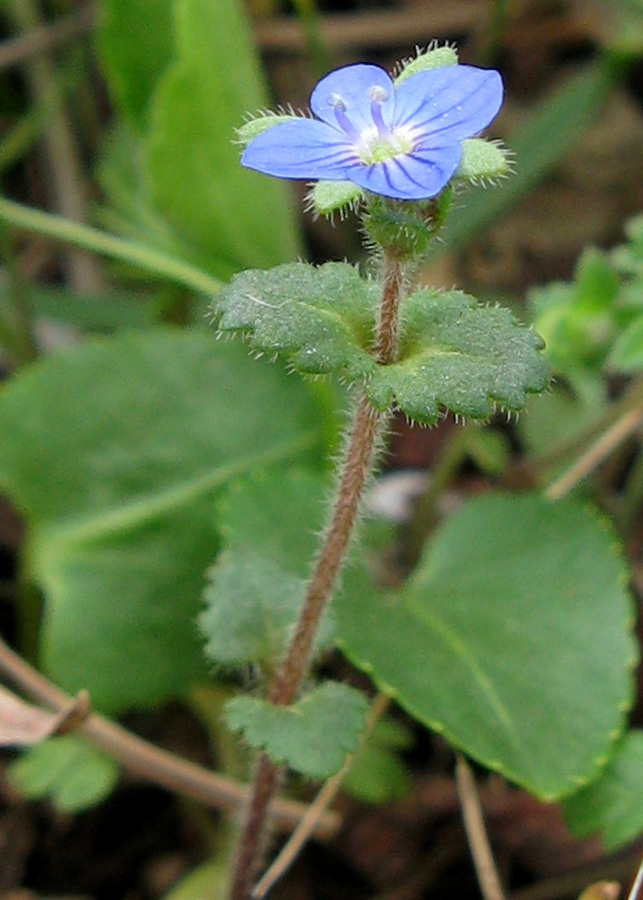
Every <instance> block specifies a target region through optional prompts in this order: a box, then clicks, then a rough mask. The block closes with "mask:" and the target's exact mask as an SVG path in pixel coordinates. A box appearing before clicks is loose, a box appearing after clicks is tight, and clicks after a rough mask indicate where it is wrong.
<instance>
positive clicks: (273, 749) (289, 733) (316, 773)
mask: <svg viewBox="0 0 643 900" xmlns="http://www.w3.org/2000/svg"><path fill="white" fill-rule="evenodd" d="M367 713H368V700H367V699H366V697H365V696H364V695H363V694H361V693H360V692H359V691H356V690H355V689H354V688H351V687H349V686H348V685H346V684H338V683H337V682H333V681H327V682H325V683H324V684H322V685H320V687H317V688H315V689H314V690H313V691H311V692H310V693H309V694H306V696H304V697H302V698H301V699H300V700H298V701H297V703H295V704H293V705H292V706H273V705H272V704H270V703H268V702H267V701H265V700H260V699H259V698H257V697H235V698H234V700H230V701H229V702H228V703H227V704H226V716H227V721H228V725H229V727H230V728H231V729H232V730H233V731H240V732H242V734H243V737H244V740H245V741H247V743H248V744H250V746H251V747H254V748H255V749H263V750H265V752H266V753H267V754H268V756H269V757H270V758H271V759H272V760H273V762H275V763H279V764H280V765H281V764H287V765H288V766H290V768H291V769H294V770H295V771H297V772H301V774H302V775H307V776H308V777H309V778H317V779H323V778H330V776H331V775H334V774H335V772H337V771H338V770H339V769H340V768H341V766H342V765H343V763H344V760H345V759H346V754H347V753H353V752H354V751H355V750H356V749H357V747H358V745H359V739H360V735H361V733H362V731H363V730H364V727H365V725H366V715H367Z"/></svg>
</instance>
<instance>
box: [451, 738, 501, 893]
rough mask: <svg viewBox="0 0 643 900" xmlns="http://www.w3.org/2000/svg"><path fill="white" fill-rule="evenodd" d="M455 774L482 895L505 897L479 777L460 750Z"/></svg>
mask: <svg viewBox="0 0 643 900" xmlns="http://www.w3.org/2000/svg"><path fill="white" fill-rule="evenodd" d="M455 775H456V783H457V786H458V795H459V797H460V804H461V806H462V818H463V819H464V827H465V830H466V832H467V838H468V841H469V847H470V848H471V856H472V857H473V863H474V865H475V870H476V875H477V876H478V883H479V885H480V890H481V892H482V896H483V897H484V898H485V900H505V895H504V892H503V890H502V885H501V884H500V877H499V875H498V872H497V870H496V864H495V862H494V858H493V853H492V851H491V845H490V843H489V836H488V835H487V829H486V828H485V824H484V813H483V811H482V803H481V802H480V795H479V794H478V787H477V785H476V780H475V778H474V775H473V772H472V771H471V767H470V766H469V763H468V762H467V761H466V759H465V758H464V756H462V755H461V754H460V753H458V754H457V756H456V766H455Z"/></svg>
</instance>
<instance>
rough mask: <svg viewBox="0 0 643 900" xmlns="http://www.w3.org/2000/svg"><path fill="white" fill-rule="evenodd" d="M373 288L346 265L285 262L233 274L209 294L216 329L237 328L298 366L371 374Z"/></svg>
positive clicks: (320, 371)
mask: <svg viewBox="0 0 643 900" xmlns="http://www.w3.org/2000/svg"><path fill="white" fill-rule="evenodd" d="M378 303H379V290H378V288H377V285H376V284H375V283H374V282H369V281H364V280H363V279H362V278H360V275H359V272H358V271H357V269H356V268H355V267H354V266H351V265H349V264H348V263H326V264H325V265H323V266H320V267H319V268H315V267H313V266H310V265H308V264H307V263H289V264H287V265H284V266H276V267H275V268H273V269H268V270H266V271H263V270H261V269H252V270H250V271H246V272H241V273H240V274H239V275H235V277H234V278H233V279H232V281H231V282H230V284H228V285H225V286H224V287H223V289H222V290H221V291H219V293H218V294H217V295H216V297H215V298H214V300H213V304H212V307H213V311H214V316H215V322H216V325H217V327H218V328H219V330H220V331H232V332H241V333H242V334H243V335H244V337H247V338H248V341H249V343H250V346H251V347H253V348H255V349H257V350H261V351H266V352H268V353H273V354H274V353H275V352H278V353H285V354H287V356H288V357H289V358H290V359H292V361H293V363H294V365H295V367H296V368H297V369H299V370H300V371H302V372H310V373H313V374H325V373H328V372H332V371H334V370H335V371H337V370H339V369H341V368H345V369H348V370H350V372H351V374H352V373H355V375H356V376H357V373H362V374H370V372H371V371H372V370H373V368H374V366H375V361H374V360H373V359H372V357H371V356H370V354H369V353H368V352H367V349H366V348H367V347H369V346H370V344H371V343H372V341H373V335H374V327H375V326H374V320H375V310H376V309H377V305H378Z"/></svg>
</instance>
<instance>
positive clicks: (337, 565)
mask: <svg viewBox="0 0 643 900" xmlns="http://www.w3.org/2000/svg"><path fill="white" fill-rule="evenodd" d="M401 292H402V270H401V266H400V263H399V262H398V261H397V260H396V259H395V258H394V256H393V255H391V254H385V258H384V283H383V287H382V297H381V301H380V317H379V324H378V329H377V336H376V341H375V348H374V354H375V355H376V356H377V360H378V362H380V363H382V364H387V363H390V362H392V361H393V359H394V358H395V348H396V340H397V320H398V311H399V304H400V299H401ZM382 418H383V416H382V413H379V412H378V411H377V410H375V409H374V408H373V407H372V406H371V404H370V402H369V400H368V399H367V398H366V396H362V399H361V400H360V402H359V405H358V407H357V411H356V413H355V418H354V421H353V425H352V429H351V433H350V439H349V442H348V447H347V451H346V455H345V457H344V462H343V466H342V470H341V475H340V481H339V488H338V491H337V497H336V500H335V505H334V507H333V512H332V516H331V521H330V525H329V527H328V530H327V532H326V536H325V539H324V543H323V546H322V549H321V552H320V554H319V557H318V558H317V561H316V564H315V567H314V570H313V574H312V577H311V579H310V582H309V585H308V591H307V593H306V598H305V600H304V603H303V605H302V608H301V611H300V613H299V619H298V621H297V625H296V628H295V632H294V634H293V636H292V639H291V641H290V645H289V647H288V650H287V652H286V656H285V659H284V661H283V663H282V665H281V668H280V669H279V670H278V671H277V674H276V676H275V678H274V679H273V681H272V684H271V685H270V686H269V689H268V696H269V699H270V701H271V702H272V703H274V704H276V705H278V706H288V705H289V704H291V703H292V702H293V701H294V700H295V699H296V698H297V696H298V694H299V691H300V689H301V686H302V683H303V681H304V679H305V678H306V675H307V674H308V670H309V667H310V663H311V656H312V647H313V642H314V639H315V634H316V632H317V628H318V627H319V622H320V620H321V617H322V614H323V612H324V609H325V607H326V604H327V603H328V601H329V599H330V596H331V591H332V588H333V585H334V583H335V580H336V578H337V575H338V574H339V571H340V569H341V566H342V562H343V560H344V557H345V554H346V550H347V547H348V544H349V542H350V538H351V535H352V533H353V529H354V526H355V522H356V519H357V514H358V511H359V504H360V500H361V497H362V494H363V491H364V485H365V483H366V479H367V478H368V475H369V473H370V471H371V465H372V461H373V455H374V451H375V444H376V439H377V433H378V429H379V426H380V424H381V420H382ZM280 780H281V777H280V770H279V767H277V766H276V765H275V764H274V763H273V762H271V760H270V759H269V758H268V757H267V755H266V754H265V753H263V754H261V756H260V757H259V760H258V762H257V768H256V771H255V776H254V782H253V788H252V794H251V798H252V799H251V801H250V803H249V806H248V809H247V814H246V820H245V823H244V825H243V827H242V830H241V834H240V837H239V843H238V845H237V852H236V858H235V862H234V869H233V875H232V880H231V884H230V890H229V895H228V896H229V898H230V900H250V897H251V896H252V888H253V884H254V881H255V878H256V875H257V872H258V870H259V866H260V864H261V860H262V855H263V850H264V847H265V845H266V843H267V834H268V812H269V807H270V802H271V800H272V798H273V797H274V795H275V793H276V791H277V789H278V787H279V783H280Z"/></svg>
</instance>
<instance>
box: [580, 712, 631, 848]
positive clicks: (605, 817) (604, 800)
mask: <svg viewBox="0 0 643 900" xmlns="http://www.w3.org/2000/svg"><path fill="white" fill-rule="evenodd" d="M563 809H564V813H565V821H566V822H567V825H568V826H569V828H570V830H571V832H572V833H573V834H574V835H576V836H578V837H587V836H588V835H590V834H594V833H596V832H598V833H600V836H601V839H602V841H603V844H604V846H605V849H606V850H609V851H613V850H617V849H618V848H619V847H622V846H623V845H624V844H627V843H629V842H630V841H633V840H634V839H635V838H637V837H638V836H639V835H640V834H641V833H642V832H643V731H638V730H637V731H630V732H628V733H627V734H626V735H625V736H624V738H623V740H622V741H621V742H620V744H619V745H618V747H617V749H616V752H615V754H614V756H613V757H612V759H611V760H610V761H609V763H608V764H607V767H606V769H605V771H604V772H603V773H602V774H601V776H600V777H599V778H598V779H597V780H596V781H594V782H593V783H592V784H590V785H588V786H587V787H586V788H584V789H583V790H581V791H579V792H578V793H577V794H574V795H573V796H571V797H568V798H567V799H566V800H565V804H564V807H563Z"/></svg>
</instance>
